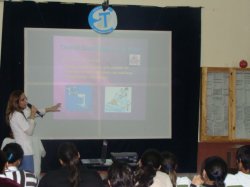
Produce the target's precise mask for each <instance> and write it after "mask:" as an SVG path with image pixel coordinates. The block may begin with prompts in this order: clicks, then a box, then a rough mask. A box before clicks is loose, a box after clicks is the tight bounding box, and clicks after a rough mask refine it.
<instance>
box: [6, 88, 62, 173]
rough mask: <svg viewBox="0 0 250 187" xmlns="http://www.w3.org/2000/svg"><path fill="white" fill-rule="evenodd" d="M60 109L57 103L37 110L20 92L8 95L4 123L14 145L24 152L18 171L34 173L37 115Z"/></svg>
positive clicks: (59, 104)
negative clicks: (11, 135)
mask: <svg viewBox="0 0 250 187" xmlns="http://www.w3.org/2000/svg"><path fill="white" fill-rule="evenodd" d="M60 107H61V103H57V104H56V105H54V106H51V107H47V108H45V109H41V110H38V109H37V108H36V107H35V106H33V105H30V104H28V102H27V97H26V96H25V94H24V92H23V91H22V90H15V91H13V92H12V93H11V94H10V97H9V100H8V104H7V109H6V121H7V123H8V124H9V125H10V127H11V130H12V132H13V135H14V139H15V141H16V143H18V144H20V145H21V146H22V148H23V151H24V157H23V160H22V163H21V165H20V169H23V170H26V171H30V172H32V173H34V158H33V154H34V152H33V148H32V135H33V132H34V129H35V127H36V121H35V118H36V117H37V116H38V115H37V114H39V115H45V113H47V112H58V111H60Z"/></svg>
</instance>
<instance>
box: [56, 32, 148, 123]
mask: <svg viewBox="0 0 250 187" xmlns="http://www.w3.org/2000/svg"><path fill="white" fill-rule="evenodd" d="M121 43H122V44H123V45H121ZM53 45H54V50H53V51H54V59H53V64H54V67H53V71H54V73H53V75H54V81H53V85H54V98H55V99H54V100H56V99H57V100H58V99H59V100H60V101H62V102H63V103H66V105H65V107H64V109H63V110H62V111H61V112H60V113H55V114H54V115H55V118H57V119H70V118H72V119H93V120H95V119H97V117H98V118H99V119H110V120H112V119H124V120H131V119H137V120H142V119H144V117H145V105H146V96H145V90H146V87H145V86H146V83H147V71H148V65H147V51H148V49H147V45H148V44H147V41H146V40H145V39H128V38H124V39H122V38H112V37H111V38H93V37H72V36H54V38H53ZM118 46H119V47H118ZM138 86H139V87H138ZM133 87H137V89H133ZM132 90H133V92H132ZM61 93H65V94H61ZM139 98H140V99H139ZM139 100H140V101H142V102H140V103H138V101H139ZM136 105H139V106H140V107H134V106H136ZM110 113H116V114H118V115H117V118H116V117H115V118H114V117H113V115H112V116H111V115H110Z"/></svg>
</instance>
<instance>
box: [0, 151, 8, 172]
mask: <svg viewBox="0 0 250 187" xmlns="http://www.w3.org/2000/svg"><path fill="white" fill-rule="evenodd" d="M6 163H7V158H6V155H5V153H4V152H3V151H2V150H0V174H4V170H5V165H6Z"/></svg>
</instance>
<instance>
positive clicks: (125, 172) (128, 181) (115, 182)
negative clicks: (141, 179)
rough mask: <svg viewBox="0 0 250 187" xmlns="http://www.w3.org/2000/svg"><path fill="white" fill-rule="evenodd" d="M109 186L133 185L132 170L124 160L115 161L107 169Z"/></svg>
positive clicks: (124, 186) (123, 186)
mask: <svg viewBox="0 0 250 187" xmlns="http://www.w3.org/2000/svg"><path fill="white" fill-rule="evenodd" d="M108 180H109V182H110V186H111V187H133V186H134V183H133V172H132V169H131V168H130V166H129V165H128V164H127V163H125V162H118V161H115V162H114V163H113V164H112V165H111V166H110V167H109V169H108Z"/></svg>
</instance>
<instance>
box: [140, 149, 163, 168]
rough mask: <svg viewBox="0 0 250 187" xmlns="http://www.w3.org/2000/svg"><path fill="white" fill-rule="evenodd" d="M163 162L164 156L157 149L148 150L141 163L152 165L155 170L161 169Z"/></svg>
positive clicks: (142, 164)
mask: <svg viewBox="0 0 250 187" xmlns="http://www.w3.org/2000/svg"><path fill="white" fill-rule="evenodd" d="M161 162H162V157H161V154H160V152H159V151H157V150H155V149H148V150H146V151H145V152H144V153H143V154H142V156H141V159H140V165H141V166H142V167H144V166H152V167H153V168H154V169H155V170H158V169H160V167H161Z"/></svg>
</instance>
